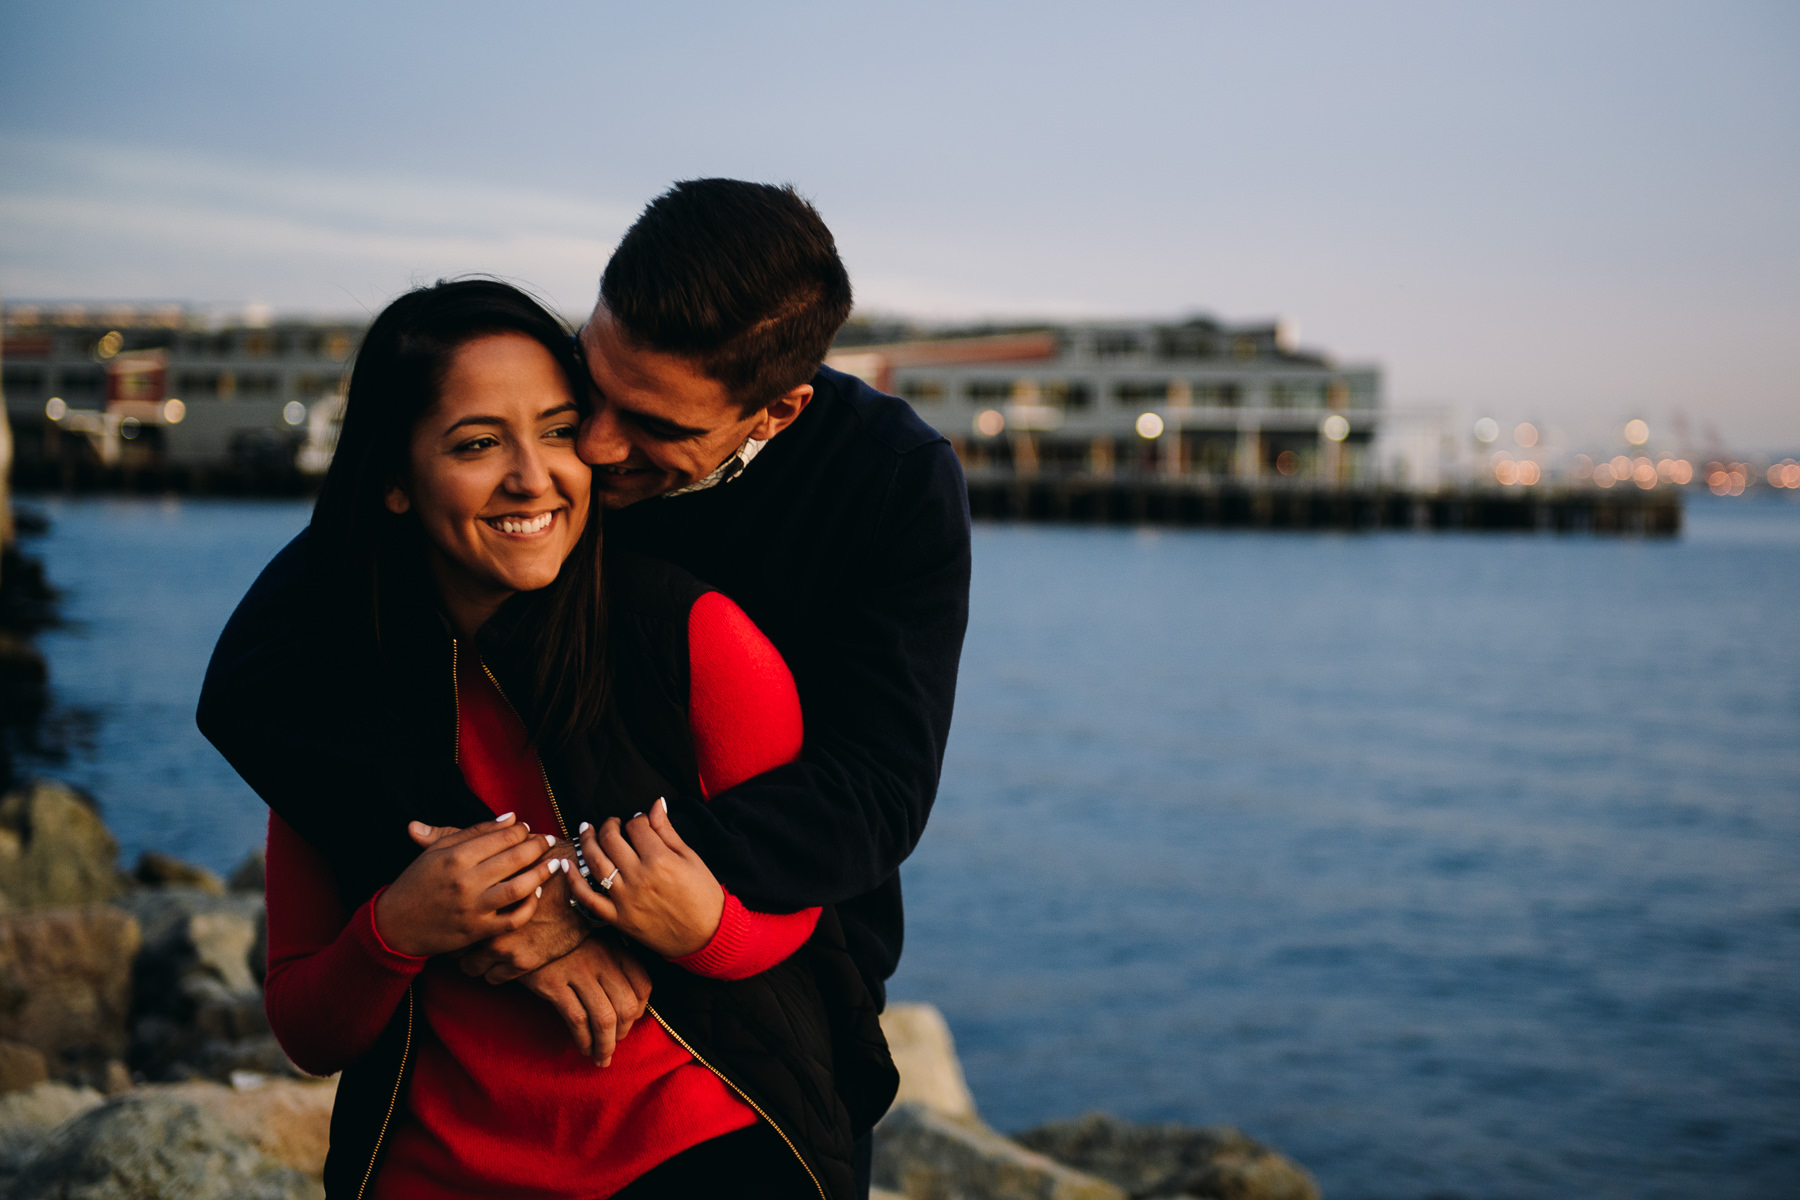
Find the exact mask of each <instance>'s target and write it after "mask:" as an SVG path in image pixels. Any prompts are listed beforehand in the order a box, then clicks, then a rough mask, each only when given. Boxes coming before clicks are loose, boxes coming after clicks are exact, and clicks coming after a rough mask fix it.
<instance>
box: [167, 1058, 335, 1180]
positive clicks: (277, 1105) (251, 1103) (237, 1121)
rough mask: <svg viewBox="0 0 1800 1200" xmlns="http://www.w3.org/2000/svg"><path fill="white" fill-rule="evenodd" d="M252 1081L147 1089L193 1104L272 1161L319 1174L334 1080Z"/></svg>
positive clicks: (328, 1139) (326, 1142) (309, 1174)
mask: <svg viewBox="0 0 1800 1200" xmlns="http://www.w3.org/2000/svg"><path fill="white" fill-rule="evenodd" d="M238 1074H239V1075H240V1076H242V1075H244V1074H245V1073H244V1072H239V1073H238ZM251 1079H255V1080H256V1081H257V1082H255V1083H251V1082H250V1079H240V1080H239V1081H238V1083H239V1085H238V1086H229V1087H228V1086H226V1085H224V1084H218V1083H177V1084H170V1085H167V1086H166V1087H156V1088H151V1089H147V1090H149V1091H155V1092H161V1093H163V1094H165V1095H168V1096H173V1097H175V1098H176V1099H180V1100H186V1101H188V1102H190V1103H192V1104H193V1105H195V1106H196V1107H197V1108H199V1109H200V1110H201V1111H202V1112H205V1113H209V1114H211V1115H212V1116H214V1117H217V1118H218V1119H219V1121H220V1122H221V1123H222V1124H224V1125H225V1127H226V1128H227V1129H230V1130H231V1131H232V1132H233V1133H235V1134H237V1135H238V1136H239V1137H241V1138H243V1139H245V1140H246V1141H248V1142H250V1143H251V1144H252V1145H254V1146H255V1147H256V1148H257V1149H259V1150H261V1151H262V1152H263V1153H264V1154H266V1155H268V1156H269V1157H270V1158H272V1159H274V1160H275V1161H276V1162H279V1163H284V1164H286V1165H287V1166H290V1167H292V1168H294V1170H296V1171H298V1172H300V1173H301V1174H302V1175H305V1176H307V1177H308V1178H311V1179H318V1178H320V1177H321V1176H323V1175H324V1173H325V1151H326V1150H327V1149H329V1148H330V1146H331V1105H332V1103H333V1101H335V1100H336V1099H337V1078H336V1077H335V1076H334V1077H332V1078H331V1079H322V1080H307V1081H301V1080H298V1079H270V1078H267V1077H266V1076H252V1077H251Z"/></svg>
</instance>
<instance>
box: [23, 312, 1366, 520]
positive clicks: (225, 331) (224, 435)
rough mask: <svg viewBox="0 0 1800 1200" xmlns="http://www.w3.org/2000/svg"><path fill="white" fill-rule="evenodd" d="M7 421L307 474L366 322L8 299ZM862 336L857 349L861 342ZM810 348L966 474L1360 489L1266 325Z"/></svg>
mask: <svg viewBox="0 0 1800 1200" xmlns="http://www.w3.org/2000/svg"><path fill="white" fill-rule="evenodd" d="M0 315H3V319H4V334H5V342H4V359H3V360H0V361H3V363H4V384H5V397H6V409H7V414H8V416H9V417H10V419H11V421H12V424H13V428H14V429H15V431H16V432H17V441H18V444H19V453H20V457H21V459H22V460H23V461H24V465H25V466H26V468H27V474H28V475H29V474H30V468H31V467H32V464H33V462H34V461H35V462H36V463H39V464H43V463H46V462H49V463H51V464H55V463H56V462H59V461H60V462H63V463H67V462H68V461H70V460H71V459H73V458H75V457H82V458H85V459H86V460H88V461H90V462H93V461H95V460H97V464H98V465H99V466H101V467H104V468H124V469H127V470H129V469H131V468H133V467H134V466H141V467H151V466H154V467H157V468H161V469H172V470H174V471H176V472H177V473H180V472H183V471H201V472H205V471H214V470H219V469H242V470H249V471H252V472H270V471H274V472H292V471H293V470H295V469H296V467H298V469H300V470H301V471H303V472H306V473H316V472H320V471H323V469H324V466H325V464H326V463H327V462H328V461H329V458H330V449H331V446H332V443H333V442H334V441H335V436H334V434H335V421H336V420H337V419H338V418H339V416H340V414H341V412H342V404H343V401H342V396H343V388H344V382H345V371H346V368H347V365H348V362H349V359H350V356H351V354H352V353H353V352H354V350H355V348H356V346H357V344H358V342H359V341H360V340H361V338H362V334H363V330H364V328H365V327H366V323H365V322H362V321H358V320H341V319H340V320H286V319H284V320H274V319H272V318H271V317H270V316H269V314H267V313H266V312H257V311H255V309H254V308H251V309H247V310H237V311H235V312H233V313H231V314H229V315H227V316H224V317H221V315H220V314H218V313H217V312H209V311H207V310H204V309H197V308H193V307H188V306H184V305H179V304H162V305H141V304H140V305H121V304H61V303H57V304H12V305H8V306H6V308H5V309H4V312H3V314H0ZM872 338H874V339H879V340H871V339H872ZM828 361H829V362H830V363H831V364H832V365H833V366H836V367H839V368H840V369H843V370H847V371H849V372H851V373H853V374H857V375H860V376H862V377H864V378H866V379H868V380H869V382H871V383H872V384H874V385H875V386H877V387H879V388H881V389H882V390H884V391H888V392H893V393H895V394H898V395H900V396H903V397H905V398H906V399H907V400H908V401H909V402H910V403H911V404H912V405H913V407H914V408H915V409H916V410H917V411H918V412H919V414H920V415H921V416H922V417H924V418H925V420H927V421H929V422H931V423H932V424H933V425H934V426H936V427H937V428H938V429H939V430H941V431H942V432H943V433H945V434H946V435H948V436H949V437H950V438H951V440H952V442H953V443H954V444H955V445H956V448H957V452H958V453H959V454H960V455H961V456H962V458H963V462H964V465H965V467H966V468H967V469H968V470H969V472H970V474H971V477H977V476H983V475H986V476H994V477H999V476H1006V477H1011V478H1033V477H1041V476H1048V477H1054V476H1086V477H1089V478H1099V479H1105V478H1121V479H1128V478H1133V477H1146V476H1176V477H1183V478H1189V479H1194V480H1196V481H1203V480H1205V479H1207V478H1214V479H1220V480H1225V479H1231V480H1239V481H1257V482H1262V483H1268V484H1275V485H1279V484H1280V483H1282V482H1284V481H1289V480H1291V481H1293V482H1295V483H1296V484H1306V483H1312V484H1320V483H1323V484H1327V485H1341V484H1356V483H1360V482H1366V481H1370V480H1372V478H1373V476H1374V474H1375V470H1376V465H1375V462H1374V460H1373V457H1372V443H1373V440H1374V438H1375V437H1376V435H1377V433H1378V432H1379V431H1380V430H1381V427H1382V423H1383V421H1384V419H1391V418H1392V417H1393V416H1394V415H1395V414H1393V413H1391V412H1388V411H1387V410H1385V409H1384V407H1383V401H1382V395H1381V375H1380V371H1379V370H1378V368H1376V367H1373V366H1354V365H1340V364H1337V363H1334V362H1332V361H1330V360H1329V359H1327V358H1326V357H1325V356H1324V355H1322V354H1319V353H1317V352H1313V351H1307V350H1302V349H1299V348H1296V347H1295V346H1294V345H1293V344H1292V339H1291V338H1290V337H1289V336H1288V335H1287V332H1286V331H1285V330H1284V329H1283V327H1282V326H1280V325H1278V324H1247V325H1225V324H1222V323H1220V322H1218V321H1214V320H1211V319H1207V318H1203V317H1196V318H1192V319H1189V320H1184V321H1174V322H1167V323H1157V322H1146V321H1136V322H1134V321H1088V322H1076V323H1069V324H1062V325H1040V326H1036V327H1032V328H1026V329H1014V330H1007V331H1002V332H994V331H991V330H990V331H973V332H969V333H964V334H960V335H955V334H947V333H938V334H931V335H921V334H919V333H918V332H917V331H914V330H911V329H910V328H908V327H904V326H888V327H881V326H876V325H872V324H870V323H868V322H866V321H861V320H859V321H856V322H853V323H852V324H851V326H850V327H848V328H847V329H846V331H845V334H844V336H843V337H842V338H840V340H839V343H838V346H837V348H836V349H835V350H834V351H833V353H832V355H831V357H830V358H829V359H828Z"/></svg>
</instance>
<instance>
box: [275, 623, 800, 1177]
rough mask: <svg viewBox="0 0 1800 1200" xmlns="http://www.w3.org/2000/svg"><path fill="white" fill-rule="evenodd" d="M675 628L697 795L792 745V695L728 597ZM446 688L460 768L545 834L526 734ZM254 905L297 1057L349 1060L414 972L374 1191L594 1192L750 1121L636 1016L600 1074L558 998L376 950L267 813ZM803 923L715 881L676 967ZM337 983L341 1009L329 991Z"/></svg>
mask: <svg viewBox="0 0 1800 1200" xmlns="http://www.w3.org/2000/svg"><path fill="white" fill-rule="evenodd" d="M688 635H689V657H690V662H691V667H692V681H693V682H692V690H691V694H690V703H689V718H690V721H691V724H692V729H693V736H694V747H695V751H696V754H697V758H698V761H699V766H700V782H701V787H702V788H703V790H704V791H705V793H706V795H707V796H708V797H710V796H712V795H715V794H717V793H718V792H720V791H722V790H724V789H726V788H729V787H733V786H735V785H736V784H738V783H740V782H742V781H743V780H745V779H748V778H750V777H751V776H752V775H757V774H760V773H762V772H763V771H766V770H769V769H771V768H773V767H776V766H779V765H781V764H782V763H785V762H789V761H792V760H793V759H794V758H795V757H796V756H797V755H798V753H799V750H800V742H801V720H800V703H799V698H798V695H797V694H796V692H795V690H794V685H793V680H792V677H791V676H790V675H789V674H788V671H787V667H786V664H785V663H783V662H782V660H781V656H780V655H779V654H778V653H777V652H776V650H775V648H774V647H773V646H772V645H770V644H769V642H768V640H767V639H766V638H764V637H763V635H762V633H761V631H760V630H758V629H757V628H756V627H755V626H754V625H753V624H751V622H750V620H749V618H748V617H746V616H744V614H743V612H742V611H741V610H740V609H739V608H738V607H737V606H736V605H735V604H733V603H732V602H731V601H730V600H728V599H726V598H725V597H724V596H723V595H720V594H719V593H716V592H712V593H708V594H707V595H705V596H703V597H702V598H701V599H700V601H699V602H698V603H696V604H695V606H694V608H693V611H692V613H691V614H690V616H689V620H688ZM457 699H458V736H459V742H460V759H459V765H460V766H461V768H462V772H463V777H464V778H465V779H466V780H467V781H468V783H469V786H470V788H471V789H472V790H473V791H474V792H475V793H476V795H478V796H480V797H481V799H482V800H483V801H485V802H486V803H487V804H489V805H490V806H491V807H492V808H493V810H494V811H495V812H496V813H499V812H507V811H513V812H517V813H518V814H519V816H520V818H521V819H522V820H524V821H526V822H528V823H529V824H530V825H531V827H532V828H533V829H538V830H545V831H549V830H554V829H556V827H557V824H556V817H555V814H554V812H553V810H552V808H551V806H550V803H549V796H548V795H547V793H546V791H545V787H544V780H543V774H542V771H541V769H540V768H539V765H538V761H537V757H536V755H535V754H533V753H532V752H531V751H530V750H529V748H528V747H527V744H526V742H527V739H526V733H525V729H524V727H523V726H522V725H521V724H520V722H519V719H518V717H517V716H516V715H514V713H513V711H512V709H511V708H510V707H509V706H508V705H507V703H506V701H505V699H504V698H503V697H502V696H501V695H500V693H499V692H498V690H496V689H495V687H494V686H493V684H492V682H491V681H490V680H489V678H488V677H487V674H486V672H484V671H481V670H479V669H478V668H475V669H465V670H464V671H462V672H461V674H460V676H459V678H458V680H457ZM268 905H269V970H268V980H267V984H266V997H265V998H266V1003H267V1006H268V1010H269V1023H270V1026H271V1027H272V1028H273V1029H274V1031H275V1034H276V1036H277V1037H278V1038H279V1039H280V1041H281V1044H282V1046H283V1048H284V1049H286V1050H287V1052H288V1054H289V1056H290V1057H292V1058H293V1060H294V1061H295V1062H296V1063H298V1064H299V1065H300V1066H302V1067H304V1068H305V1069H306V1070H309V1071H313V1072H315V1073H318V1074H327V1073H330V1072H332V1071H336V1070H340V1069H342V1068H343V1067H344V1066H345V1065H347V1064H348V1063H350V1062H352V1061H354V1060H355V1059H356V1058H357V1056H358V1055H360V1054H362V1053H363V1052H365V1051H366V1050H367V1049H368V1048H369V1047H370V1046H372V1045H373V1044H374V1042H375V1039H376V1037H377V1036H378V1035H379V1034H380V1032H381V1030H382V1029H383V1028H385V1026H386V1025H387V1022H388V1021H389V1019H390V1018H391V1017H392V1016H393V1014H394V1011H395V1008H396V1006H397V1005H398V1004H399V1002H400V1000H401V998H402V997H403V996H404V994H405V992H406V989H407V987H408V986H409V985H411V984H413V983H414V982H415V981H417V983H418V986H419V1000H420V1005H421V1009H420V1011H421V1013H422V1015H423V1021H422V1030H421V1034H420V1037H419V1038H418V1040H417V1042H416V1057H415V1059H414V1065H413V1076H412V1081H411V1083H410V1085H409V1087H408V1089H407V1094H406V1099H405V1103H404V1111H403V1112H402V1113H401V1114H400V1115H399V1117H398V1119H397V1120H396V1122H395V1125H394V1127H393V1128H392V1129H391V1130H390V1132H389V1135H388V1143H387V1145H388V1149H387V1154H386V1156H385V1158H384V1160H383V1163H382V1168H381V1171H380V1173H379V1174H378V1175H377V1176H376V1179H375V1183H374V1187H373V1189H372V1190H373V1194H374V1195H375V1196H377V1197H407V1198H412V1197H452V1196H456V1197H468V1196H507V1197H544V1198H546V1200H548V1198H555V1200H594V1198H596V1197H604V1196H609V1195H611V1194H612V1193H613V1192H615V1191H617V1190H618V1189H620V1188H621V1187H623V1186H625V1184H627V1183H629V1182H631V1181H632V1180H633V1179H635V1178H637V1177H638V1176H639V1175H641V1174H643V1173H644V1172H645V1171H648V1170H649V1169H650V1168H652V1167H654V1166H656V1165H657V1164H658V1163H661V1162H663V1161H665V1160H666V1159H668V1158H671V1157H673V1156H674V1155H676V1154H679V1153H681V1152H682V1151H683V1150H686V1149H688V1148H690V1147H692V1146H695V1145H698V1144H699V1143H700V1142H703V1141H707V1140H709V1139H711V1138H715V1137H719V1136H721V1135H723V1134H726V1133H730V1132H732V1131H734V1130H737V1129H742V1128H744V1127H746V1126H748V1125H751V1124H753V1123H754V1122H755V1121H756V1114H755V1113H754V1112H753V1111H752V1110H751V1109H750V1108H749V1107H748V1106H747V1105H745V1104H744V1103H743V1102H742V1101H741V1100H739V1099H738V1098H737V1096H736V1095H735V1094H734V1093H733V1092H731V1090H730V1089H729V1088H727V1087H726V1086H725V1085H724V1084H723V1083H722V1082H720V1080H719V1079H718V1078H717V1077H716V1076H715V1075H713V1074H712V1072H710V1071H708V1070H707V1069H706V1068H704V1067H702V1066H700V1065H699V1064H698V1063H696V1062H695V1061H694V1060H693V1058H692V1057H691V1056H689V1055H688V1053H687V1052H686V1051H684V1050H683V1049H682V1048H681V1047H680V1045H678V1044H677V1043H676V1042H675V1041H674V1039H673V1038H671V1037H669V1035H668V1034H667V1033H665V1032H664V1031H663V1029H662V1027H661V1026H660V1025H658V1024H656V1022H655V1021H654V1020H651V1019H650V1018H648V1017H646V1018H645V1019H644V1020H643V1021H641V1022H640V1023H639V1024H638V1025H637V1026H636V1027H634V1028H633V1030H632V1032H631V1034H630V1036H629V1037H627V1038H626V1039H625V1040H624V1041H623V1042H621V1043H620V1044H619V1047H618V1050H617V1052H616V1053H615V1054H614V1056H613V1061H612V1065H611V1066H610V1067H608V1068H607V1069H605V1070H597V1069H595V1067H594V1066H593V1064H592V1063H591V1062H589V1061H588V1060H587V1059H584V1058H582V1057H581V1056H580V1055H579V1054H578V1053H577V1052H576V1050H575V1044H574V1040H573V1039H572V1038H571V1037H570V1035H569V1032H568V1030H567V1028H566V1027H565V1026H564V1025H563V1023H562V1021H561V1019H560V1018H559V1017H558V1016H557V1015H556V1013H555V1011H554V1010H553V1009H552V1008H551V1007H550V1006H549V1005H548V1004H547V1003H545V1002H544V1001H543V1000H542V999H540V998H539V997H537V996H535V995H533V994H532V993H531V992H529V991H528V990H527V989H525V988H524V987H523V986H522V985H520V984H516V983H514V984H506V985H502V986H499V987H496V986H493V985H491V984H488V983H485V982H482V981H481V980H472V979H469V978H468V977H467V976H465V975H463V974H462V973H461V972H460V971H459V970H457V968H456V964H455V962H454V961H453V960H449V959H437V960H427V959H422V958H414V957H411V956H409V955H404V954H399V953H397V952H395V951H394V950H392V949H390V948H389V947H388V946H387V945H386V944H385V943H383V941H382V940H381V935H380V932H379V931H378V930H377V929H376V926H375V919H374V900H373V899H371V900H370V901H368V902H367V903H365V904H363V905H362V906H361V907H360V908H358V909H357V910H356V911H355V912H354V913H346V911H345V909H344V905H343V902H342V900H341V899H340V898H339V896H338V894H337V890H336V886H335V884H334V883H333V880H332V876H331V872H330V869H329V867H328V866H327V864H326V863H325V861H324V860H323V859H322V858H320V857H319V855H318V854H317V852H315V851H314V850H313V849H312V847H311V846H309V845H308V844H307V843H306V842H305V841H303V840H302V839H301V838H300V837H299V835H298V834H296V833H294V832H293V830H292V829H291V828H289V827H288V826H287V825H286V824H285V823H284V822H282V821H281V820H280V819H279V818H277V817H274V816H271V817H270V819H269V849H268ZM817 920H818V910H817V909H809V910H806V911H803V912H799V913H793V914H789V915H785V916H781V915H776V916H772V915H767V914H760V913H752V912H750V911H749V910H747V909H746V908H744V906H743V904H742V903H740V902H739V901H738V899H737V898H736V897H735V896H733V895H731V893H730V892H729V891H727V892H726V893H725V909H724V914H723V917H722V918H721V920H720V923H719V928H718V930H717V932H715V933H714V935H713V937H712V940H711V941H710V942H708V943H707V945H706V946H704V947H703V948H702V949H700V950H699V951H698V952H696V953H694V954H692V955H689V956H688V957H686V958H683V959H678V960H676V962H677V964H678V965H680V966H682V967H684V968H686V969H687V970H690V971H693V972H695V973H697V974H701V975H706V976H709V977H713V978H723V979H741V978H744V977H746V976H749V975H753V974H756V973H757V972H759V971H763V970H766V969H768V968H769V967H771V966H773V965H774V964H776V963H778V962H780V961H782V960H783V959H784V958H786V957H787V956H788V955H790V954H792V953H793V952H794V951H795V950H796V949H798V948H799V946H800V945H801V944H802V943H803V942H805V940H806V939H807V938H808V937H809V936H811V934H812V930H813V926H814V924H815V923H816V922H817ZM349 996H353V997H356V1001H355V1003H354V1004H345V1003H344V1002H343V998H344V997H349Z"/></svg>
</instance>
